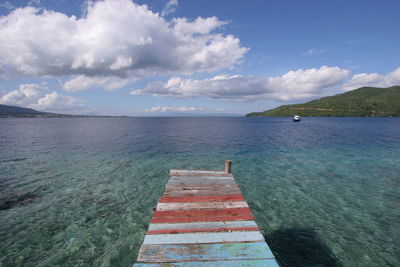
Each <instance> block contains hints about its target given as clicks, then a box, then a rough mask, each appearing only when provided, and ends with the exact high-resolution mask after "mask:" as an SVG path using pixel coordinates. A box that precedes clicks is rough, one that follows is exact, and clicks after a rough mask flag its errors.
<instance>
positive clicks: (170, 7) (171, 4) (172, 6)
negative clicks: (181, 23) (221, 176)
mask: <svg viewBox="0 0 400 267" xmlns="http://www.w3.org/2000/svg"><path fill="white" fill-rule="evenodd" d="M177 7H178V0H169V1H168V2H167V4H166V5H165V7H164V9H163V11H161V16H166V15H168V14H171V13H173V12H175V10H176V8H177Z"/></svg>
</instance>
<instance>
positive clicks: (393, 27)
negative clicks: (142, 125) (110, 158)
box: [0, 0, 400, 116]
mask: <svg viewBox="0 0 400 267" xmlns="http://www.w3.org/2000/svg"><path fill="white" fill-rule="evenodd" d="M399 11H400V1H398V0H385V1H380V0H379V1H378V0H376V1H372V0H352V1H312V0H307V1H295V0H293V1H283V0H275V1H267V0H264V1H261V0H260V1H239V0H237V1H232V0H231V1H222V0H218V1H208V0H202V1H195V0H185V1H184V0H169V1H168V0H148V1H146V0H140V1H139V0H138V1H131V0H105V1H90V2H88V1H67V0H64V1H60V0H30V1H27V0H26V1H22V0H21V1H1V2H0V16H1V18H0V104H8V105H19V106H26V107H31V108H36V109H39V110H44V111H51V112H62V113H74V114H97V115H128V116H168V115H179V116H185V115H188V114H221V115H223V114H241V115H242V114H245V113H247V112H251V111H261V110H265V109H269V108H274V107H276V106H279V105H282V104H292V103H301V102H305V101H308V100H311V99H315V98H320V97H323V96H326V95H332V94H337V93H342V92H346V91H349V90H352V89H356V88H359V87H362V86H378V87H388V86H392V85H398V84H400V49H399V48H400V46H399V43H400V27H399V22H398V13H399Z"/></svg>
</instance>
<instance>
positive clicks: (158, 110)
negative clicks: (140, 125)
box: [143, 106, 204, 113]
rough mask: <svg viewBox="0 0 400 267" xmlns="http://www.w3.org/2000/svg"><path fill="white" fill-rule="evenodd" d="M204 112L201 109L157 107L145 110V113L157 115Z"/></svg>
mask: <svg viewBox="0 0 400 267" xmlns="http://www.w3.org/2000/svg"><path fill="white" fill-rule="evenodd" d="M201 110H204V109H203V108H201V107H186V106H181V107H172V106H163V107H162V106H157V107H151V108H147V109H144V110H143V112H157V113H165V112H192V111H201Z"/></svg>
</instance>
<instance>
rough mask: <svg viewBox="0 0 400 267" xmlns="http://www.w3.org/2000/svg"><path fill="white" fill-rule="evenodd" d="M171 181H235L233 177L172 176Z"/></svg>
mask: <svg viewBox="0 0 400 267" xmlns="http://www.w3.org/2000/svg"><path fill="white" fill-rule="evenodd" d="M170 180H185V181H187V180H210V181H224V180H227V181H235V179H234V178H233V176H221V175H220V176H202V175H201V176H183V175H180V176H171V179H170Z"/></svg>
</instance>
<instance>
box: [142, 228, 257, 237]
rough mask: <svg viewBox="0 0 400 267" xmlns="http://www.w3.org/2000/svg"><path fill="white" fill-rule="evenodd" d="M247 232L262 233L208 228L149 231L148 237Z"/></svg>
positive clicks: (250, 229)
mask: <svg viewBox="0 0 400 267" xmlns="http://www.w3.org/2000/svg"><path fill="white" fill-rule="evenodd" d="M245 231H260V229H259V228H258V227H240V228H228V227H221V228H208V229H207V228H206V229H190V228H187V229H171V230H156V231H147V234H148V235H162V234H183V233H207V232H229V233H232V232H245Z"/></svg>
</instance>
